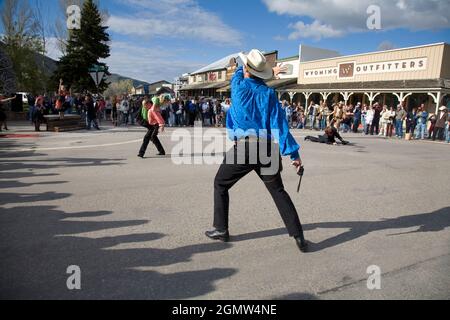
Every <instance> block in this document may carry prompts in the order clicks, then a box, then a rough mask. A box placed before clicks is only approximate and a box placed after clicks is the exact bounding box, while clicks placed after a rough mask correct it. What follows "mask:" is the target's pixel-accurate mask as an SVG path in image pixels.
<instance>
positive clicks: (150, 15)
mask: <svg viewBox="0 0 450 320" xmlns="http://www.w3.org/2000/svg"><path fill="white" fill-rule="evenodd" d="M29 1H31V3H33V1H34V0H29ZM44 1H45V2H46V3H49V4H51V5H50V6H48V7H47V8H48V10H49V17H52V16H56V15H57V14H58V15H60V16H61V15H62V13H61V12H60V11H58V10H59V9H58V5H57V3H58V1H59V0H44ZM374 3H375V4H376V5H377V6H378V7H379V8H380V18H381V20H380V21H381V29H380V30H369V29H368V28H367V23H366V21H367V19H368V18H369V16H370V14H368V13H367V8H368V7H369V6H370V5H372V4H374ZM100 6H101V8H103V9H106V10H107V11H108V13H109V20H108V25H109V26H110V29H109V32H110V34H111V39H112V43H111V46H112V56H111V57H110V58H109V59H108V60H107V62H108V63H109V64H110V67H111V68H110V69H111V71H112V72H115V73H120V74H122V75H126V76H130V77H133V78H136V79H141V80H146V81H149V82H153V81H157V80H160V79H166V80H169V81H171V80H173V78H174V77H176V76H177V75H180V74H182V73H186V72H192V71H194V70H196V69H197V68H199V67H202V66H204V65H206V64H209V63H211V62H213V61H215V60H217V59H220V58H222V57H224V56H226V55H229V54H231V53H234V52H239V51H247V50H249V49H252V48H259V49H261V50H278V51H279V57H280V58H283V57H287V56H292V55H296V54H298V47H299V45H300V44H307V45H312V46H317V47H321V48H327V49H332V50H337V51H339V52H340V53H342V54H355V53H362V52H370V51H376V50H379V49H380V48H392V47H395V48H401V47H408V46H415V45H421V44H428V43H435V42H449V43H450V16H449V14H448V13H449V12H450V0H439V1H438V0H378V1H373V0H359V1H354V0H100ZM50 51H51V52H49V54H50V55H51V56H54V57H57V56H58V54H57V52H56V50H50Z"/></svg>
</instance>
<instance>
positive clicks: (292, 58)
mask: <svg viewBox="0 0 450 320" xmlns="http://www.w3.org/2000/svg"><path fill="white" fill-rule="evenodd" d="M294 59H297V60H298V59H300V56H299V55H298V54H297V55H295V56H291V57H287V58H282V59H277V62H283V61H289V60H294Z"/></svg>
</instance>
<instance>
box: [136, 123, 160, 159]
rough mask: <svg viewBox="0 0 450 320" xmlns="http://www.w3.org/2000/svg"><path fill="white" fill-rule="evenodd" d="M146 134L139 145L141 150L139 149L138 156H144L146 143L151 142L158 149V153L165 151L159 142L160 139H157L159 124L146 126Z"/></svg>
mask: <svg viewBox="0 0 450 320" xmlns="http://www.w3.org/2000/svg"><path fill="white" fill-rule="evenodd" d="M147 130H148V131H147V134H146V135H145V137H144V141H143V143H142V146H141V150H140V151H139V155H140V156H144V155H145V152H146V151H147V148H148V145H149V143H150V141H151V142H153V144H154V145H155V147H156V149H158V152H159V153H165V151H164V148H163V146H162V144H161V141H159V138H158V132H159V126H150V125H149V126H148V127H147Z"/></svg>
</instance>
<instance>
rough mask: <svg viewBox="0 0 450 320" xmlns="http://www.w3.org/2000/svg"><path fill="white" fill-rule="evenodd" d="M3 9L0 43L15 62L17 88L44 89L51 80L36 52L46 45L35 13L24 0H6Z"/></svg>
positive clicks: (0, 14) (0, 17)
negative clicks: (38, 61) (40, 35)
mask: <svg viewBox="0 0 450 320" xmlns="http://www.w3.org/2000/svg"><path fill="white" fill-rule="evenodd" d="M0 9H1V11H0V20H1V25H2V27H3V31H2V32H3V34H0V42H1V43H0V46H1V47H2V51H4V54H6V56H8V60H11V62H12V71H13V72H14V75H15V79H16V81H17V90H19V91H26V92H32V93H39V92H43V91H44V88H45V84H46V81H47V80H48V79H47V77H46V75H45V73H44V71H43V70H42V68H39V66H38V64H37V60H38V55H37V53H38V52H42V51H43V44H42V39H41V38H40V37H39V34H38V21H37V19H36V16H35V12H34V11H33V9H32V8H31V7H30V5H29V3H28V2H27V1H25V0H5V1H4V2H3V3H2V6H1V7H0ZM2 78H3V77H2Z"/></svg>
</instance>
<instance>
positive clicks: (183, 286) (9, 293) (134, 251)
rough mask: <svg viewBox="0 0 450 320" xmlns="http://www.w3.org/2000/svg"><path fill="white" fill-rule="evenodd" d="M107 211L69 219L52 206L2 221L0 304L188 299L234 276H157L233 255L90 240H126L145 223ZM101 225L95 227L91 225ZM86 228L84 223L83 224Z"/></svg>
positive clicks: (227, 272) (9, 214) (14, 212)
mask: <svg viewBox="0 0 450 320" xmlns="http://www.w3.org/2000/svg"><path fill="white" fill-rule="evenodd" d="M111 214H112V212H109V211H98V212H79V213H65V212H63V211H60V210H57V207H55V206H34V207H16V208H10V209H4V210H2V212H1V214H0V268H1V270H2V273H1V274H0V288H2V289H1V290H0V298H3V299H187V298H194V297H198V296H202V295H205V294H207V293H209V292H211V291H213V290H214V289H215V286H214V282H215V281H217V280H220V279H224V278H226V277H230V276H232V275H233V274H235V273H236V272H237V270H235V269H231V268H212V269H208V270H195V271H183V272H174V273H171V272H164V273H162V272H159V271H156V270H154V269H155V268H157V267H168V266H171V265H175V264H182V263H186V262H190V261H191V260H192V258H193V256H194V255H197V254H204V253H208V252H214V251H222V250H226V249H228V248H230V247H231V246H230V245H229V244H225V243H207V244H195V245H187V246H182V247H178V248H173V249H162V248H156V247H152V246H151V244H150V242H152V241H156V240H160V239H162V238H163V237H165V235H163V234H160V233H144V234H126V235H118V236H105V237H100V238H92V237H89V236H87V235H86V234H87V233H92V232H96V233H97V234H101V235H102V234H111V233H112V230H114V229H123V230H120V231H122V232H123V231H125V232H129V231H128V230H127V229H131V230H132V229H134V227H137V226H143V225H148V224H149V223H150V222H149V221H147V220H125V221H106V220H105V219H106V218H107V217H108V216H109V215H111ZM99 218H101V221H92V219H97V220H99ZM85 220H87V221H85ZM71 265H77V266H79V267H80V269H81V272H82V290H80V291H69V290H68V289H67V286H66V281H67V278H68V277H69V275H67V274H66V270H67V268H68V267H69V266H71Z"/></svg>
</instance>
